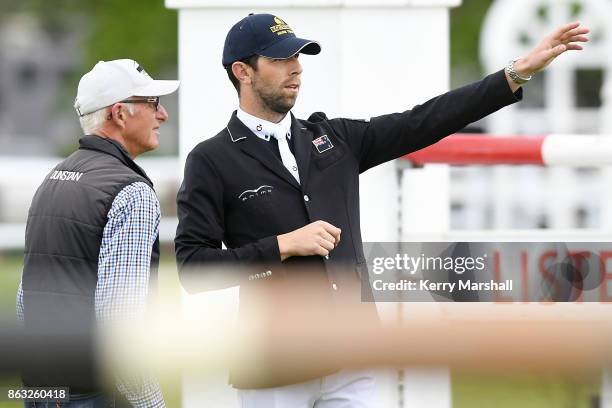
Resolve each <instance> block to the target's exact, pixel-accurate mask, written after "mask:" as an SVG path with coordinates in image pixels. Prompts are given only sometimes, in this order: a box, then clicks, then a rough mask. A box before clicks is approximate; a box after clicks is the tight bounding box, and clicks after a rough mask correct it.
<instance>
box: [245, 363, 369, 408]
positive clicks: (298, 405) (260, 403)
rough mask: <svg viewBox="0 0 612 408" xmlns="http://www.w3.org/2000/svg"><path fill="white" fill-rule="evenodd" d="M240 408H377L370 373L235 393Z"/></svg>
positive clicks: (344, 373)
mask: <svg viewBox="0 0 612 408" xmlns="http://www.w3.org/2000/svg"><path fill="white" fill-rule="evenodd" d="M238 400H239V402H240V407H241V408H377V405H376V404H375V401H376V379H375V378H374V374H373V373H372V372H370V371H355V370H342V371H339V372H337V373H335V374H332V375H328V376H325V377H321V378H317V379H316V380H312V381H308V382H303V383H299V384H292V385H287V386H284V387H276V388H263V389H257V390H238Z"/></svg>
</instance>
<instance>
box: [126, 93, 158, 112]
mask: <svg viewBox="0 0 612 408" xmlns="http://www.w3.org/2000/svg"><path fill="white" fill-rule="evenodd" d="M119 102H120V103H151V104H153V107H154V108H155V111H156V112H157V109H158V108H159V96H151V97H149V98H143V99H124V100H123V101H119Z"/></svg>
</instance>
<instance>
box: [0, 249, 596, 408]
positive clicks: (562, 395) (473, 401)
mask: <svg viewBox="0 0 612 408" xmlns="http://www.w3.org/2000/svg"><path fill="white" fill-rule="evenodd" d="M166 252H167V251H166ZM163 255H166V256H163ZM21 268H22V260H21V256H20V255H19V254H4V255H3V254H0V315H2V314H3V315H6V314H10V313H14V311H15V293H16V290H17V286H18V284H19V277H20V274H21ZM174 270H175V269H174V266H173V260H172V258H171V256H169V255H168V254H167V253H165V254H164V253H163V254H162V267H161V268H160V271H164V272H163V273H164V274H162V275H160V283H161V284H162V285H163V290H162V291H160V296H167V297H176V296H178V293H179V292H178V291H179V288H178V280H177V279H176V275H175V272H174ZM0 330H1V328H0ZM18 384H19V381H18V379H17V378H14V379H9V380H7V379H4V380H3V379H1V378H0V388H2V387H7V386H16V385H18ZM599 384H600V378H599V376H598V375H592V376H586V377H584V376H576V377H570V376H560V375H549V376H540V375H530V374H525V373H521V374H512V375H510V374H507V375H500V374H495V375H485V374H473V373H453V374H452V395H453V408H491V407H495V408H517V407H520V408H596V407H598V405H597V398H598V394H599ZM162 387H163V389H164V395H165V396H166V400H167V405H168V407H180V380H179V378H170V379H166V380H164V382H163V383H162ZM1 401H2V398H0V408H17V407H23V404H22V403H20V402H19V403H14V402H11V403H9V402H1ZM210 408H225V407H210ZM381 408H387V407H381ZM407 408H410V407H407Z"/></svg>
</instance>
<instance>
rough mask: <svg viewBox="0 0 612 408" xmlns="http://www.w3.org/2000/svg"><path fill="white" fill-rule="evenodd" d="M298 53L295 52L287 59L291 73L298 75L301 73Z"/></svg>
mask: <svg viewBox="0 0 612 408" xmlns="http://www.w3.org/2000/svg"><path fill="white" fill-rule="evenodd" d="M298 55H299V54H296V55H294V56H293V57H291V58H290V59H289V60H290V61H289V64H291V75H300V74H301V73H302V64H300V61H299V59H298Z"/></svg>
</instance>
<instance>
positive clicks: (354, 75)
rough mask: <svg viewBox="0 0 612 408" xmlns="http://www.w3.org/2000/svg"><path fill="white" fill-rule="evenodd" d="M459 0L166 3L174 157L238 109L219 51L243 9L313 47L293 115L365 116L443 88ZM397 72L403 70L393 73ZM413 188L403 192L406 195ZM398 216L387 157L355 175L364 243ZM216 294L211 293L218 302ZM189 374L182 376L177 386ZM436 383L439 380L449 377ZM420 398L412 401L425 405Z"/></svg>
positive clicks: (195, 402)
mask: <svg viewBox="0 0 612 408" xmlns="http://www.w3.org/2000/svg"><path fill="white" fill-rule="evenodd" d="M460 3H461V0H379V1H377V0H166V6H167V7H170V8H177V9H179V77H180V79H181V90H180V95H179V103H180V107H181V109H180V118H179V125H180V146H179V151H180V159H181V163H184V160H185V157H186V155H187V153H188V152H189V151H190V150H191V149H192V148H193V146H194V145H196V144H197V143H198V142H200V141H202V140H204V139H206V138H209V137H212V136H214V135H215V134H216V133H218V132H219V131H220V130H221V129H222V128H223V127H224V126H225V124H226V123H227V121H228V120H229V117H230V113H231V112H232V111H233V110H234V109H235V108H236V106H237V103H238V100H237V97H236V92H235V90H234V89H233V87H232V85H231V84H230V82H229V80H228V78H227V76H226V73H225V71H224V70H223V69H222V67H221V54H222V49H223V42H224V40H225V35H226V33H227V31H228V30H229V28H230V27H231V26H232V25H233V24H234V23H236V22H237V21H238V20H239V19H241V18H243V17H244V16H246V15H247V14H248V13H249V12H256V13H258V12H259V13H261V12H267V13H272V14H277V15H279V16H281V17H282V18H283V19H284V20H285V21H287V22H288V24H289V25H290V26H292V27H293V28H294V30H295V32H296V34H297V35H298V36H300V37H303V38H309V39H315V40H318V41H320V43H321V44H322V47H323V51H322V53H321V54H320V55H318V56H308V55H306V56H304V57H303V58H301V59H300V63H301V64H302V65H303V67H304V74H303V76H302V91H301V94H300V98H299V100H298V103H297V104H296V107H295V109H294V110H293V112H294V114H296V116H298V117H301V118H306V117H308V115H310V113H312V112H315V111H324V112H326V113H327V115H328V117H338V116H342V117H349V118H364V119H368V118H369V117H371V116H376V115H380V114H384V113H391V112H397V111H403V110H406V109H409V108H410V107H411V106H413V105H415V104H417V103H420V102H423V101H424V100H426V99H428V98H430V97H433V96H435V95H437V94H438V93H440V92H443V91H445V90H446V89H447V88H448V83H449V52H448V50H449V41H448V36H449V34H448V31H449V29H448V24H449V22H448V9H449V8H450V7H453V6H457V5H459V4H460ZM423 39H426V40H423ZM398 67H399V68H398ZM398 69H401V71H402V75H395V74H393V73H394V72H397V70H398ZM181 168H182V166H181ZM444 177H448V176H447V175H446V176H443V178H442V179H444ZM418 194H419V192H418V191H409V192H408V195H407V197H408V198H414V197H411V195H414V196H415V197H416V196H417V195H418ZM446 205H447V206H448V202H447V203H446ZM398 214H399V205H398V179H397V172H396V169H395V166H394V164H393V163H390V164H386V165H382V166H379V167H377V168H375V169H372V170H370V171H368V172H367V173H366V174H364V175H363V176H362V178H361V224H362V233H363V238H364V241H396V240H398V239H399V236H398V231H399V228H398ZM226 293H228V294H229V295H228V296H225V298H224V299H225V301H226V302H227V306H228V309H231V307H230V305H231V304H232V302H233V303H234V304H235V302H236V297H235V293H236V292H235V291H233V292H231V291H228V292H226ZM210 296H212V294H202V295H197V296H187V295H185V303H189V302H192V301H194V300H193V299H194V298H197V299H198V302H206V301H207V300H206V299H207V298H208V297H210ZM218 298H219V297H218V295H217V301H218ZM202 299H204V300H202ZM387 378H395V376H394V375H391V376H389V377H387ZM197 381H198V379H197V378H192V379H191V380H190V379H187V380H186V384H192V385H194V384H197ZM391 381H393V380H391ZM443 383H444V385H446V384H447V383H448V377H445V378H444V379H443ZM382 385H383V386H381V387H380V388H381V390H387V391H381V393H383V392H384V394H383V395H381V398H380V406H381V408H387V407H390V408H395V407H397V406H398V401H399V400H400V398H399V396H398V395H397V389H398V386H397V383H396V384H391V386H390V384H389V381H388V380H387V381H386V382H385V380H383V384H382ZM390 390H392V391H390ZM446 391H447V387H446V386H444V387H443V388H441V389H440V390H439V391H438V395H439V393H442V394H444V398H447V397H448V396H449V395H447V394H445V393H446ZM414 392H415V395H416V394H418V393H419V392H420V393H422V391H421V390H417V389H416V387H415V389H414ZM220 393H225V394H226V395H225V397H222V396H220V395H221V394H220ZM195 394H199V395H197V396H196V395H195ZM214 394H215V396H214V397H215V398H217V400H216V401H221V400H223V401H224V402H223V404H222V405H223V406H226V407H231V406H235V403H234V405H232V404H231V403H230V402H229V401H230V400H231V398H232V396H233V395H232V394H233V391H232V389H231V388H229V387H226V389H224V390H222V391H219V392H217V391H215V392H214ZM183 396H184V406H186V407H190V406H193V407H195V406H198V407H199V406H208V405H209V404H208V403H207V402H208V401H209V400H210V397H213V395H212V394H211V391H210V390H209V391H207V392H198V391H197V387H196V386H186V387H185V388H184V394H183ZM423 401H425V400H423ZM423 404H425V402H423ZM423 404H420V405H418V404H417V405H412V407H417V408H418V407H420V406H422V407H426V406H427V407H430V406H431V405H429V404H426V405H423ZM219 406H220V405H219Z"/></svg>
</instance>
